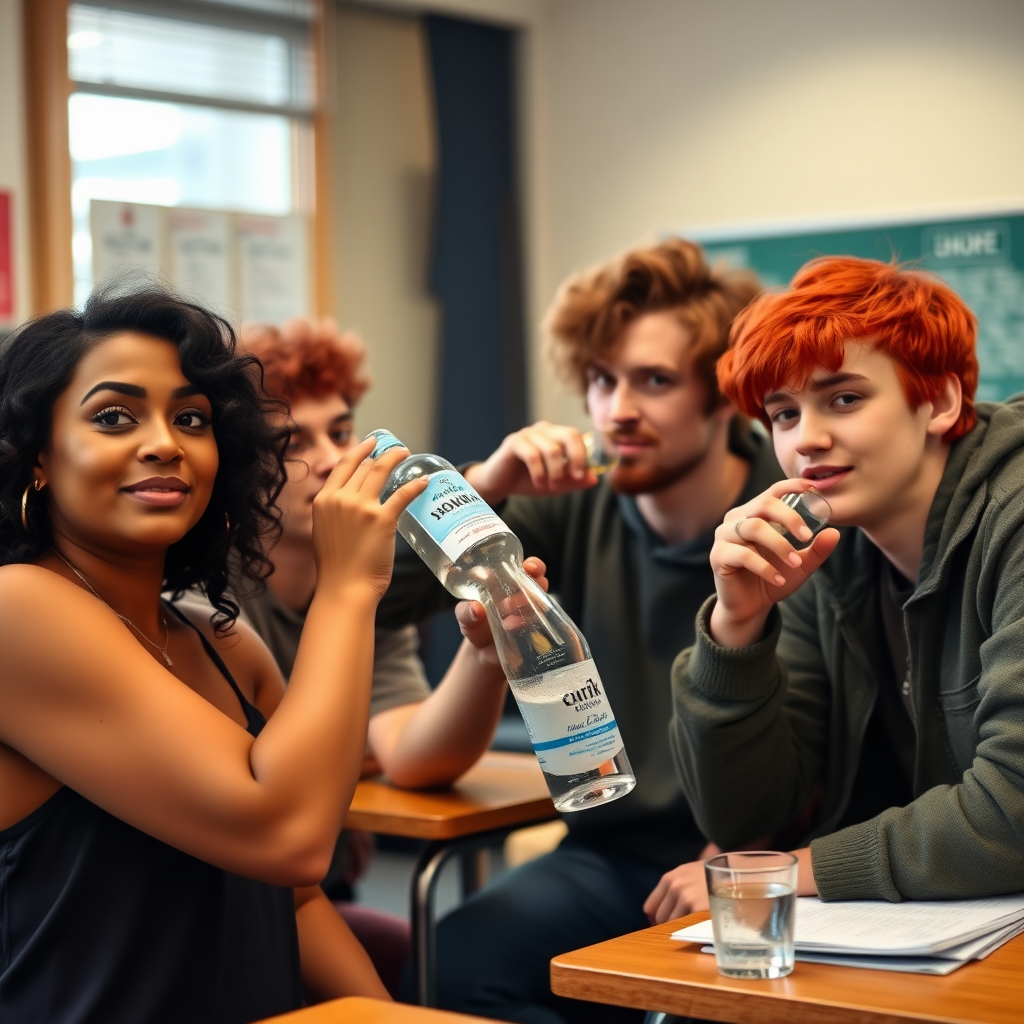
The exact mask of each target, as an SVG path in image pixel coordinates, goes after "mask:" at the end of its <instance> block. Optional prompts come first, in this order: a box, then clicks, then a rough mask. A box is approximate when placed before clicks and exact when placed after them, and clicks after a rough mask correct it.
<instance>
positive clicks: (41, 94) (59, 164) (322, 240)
mask: <svg viewBox="0 0 1024 1024" xmlns="http://www.w3.org/2000/svg"><path fill="white" fill-rule="evenodd" d="M80 2H82V0H80ZM84 2H86V3H88V0H84ZM313 2H314V10H313V18H312V21H311V22H310V21H309V20H308V19H306V18H305V17H301V16H292V17H289V16H288V15H278V14H271V13H265V12H261V11H251V12H250V11H249V10H237V11H236V10H233V9H232V8H230V7H228V6H224V7H220V6H217V7H215V6H213V5H209V4H204V3H197V2H194V0H174V3H169V2H167V0H103V3H102V4H91V5H90V6H105V7H111V8H116V9H118V10H125V11H130V12H132V13H139V14H150V15H157V16H163V17H168V16H169V17H174V18H175V19H176V20H182V21H200V22H203V23H206V24H216V25H220V26H224V27H232V28H239V27H241V25H242V23H243V22H244V24H245V25H246V26H247V27H250V28H253V29H256V28H258V27H261V26H262V27H264V28H267V29H271V30H272V31H274V32H278V33H281V32H291V33H292V35H293V36H294V35H297V34H298V32H300V31H301V33H302V34H303V36H304V37H309V34H310V33H311V42H312V54H313V71H314V81H315V85H316V87H315V101H314V105H313V107H312V109H309V108H299V107H294V106H287V107H285V106H273V105H264V104H258V103H248V102H243V101H235V100H226V99H218V98H208V97H203V96H194V95H188V94H179V93H172V92H163V91H157V90H146V89H134V88H125V87H121V86H112V85H106V84H99V83H94V82H73V81H72V80H71V78H70V77H69V74H68V48H67V36H68V8H69V7H70V3H71V0H29V2H26V3H24V6H23V10H24V26H25V54H26V60H25V77H26V97H27V111H26V112H27V115H28V117H27V121H28V138H27V144H28V170H29V185H30V188H29V194H28V213H29V225H30V233H31V237H30V243H31V250H30V259H29V264H30V273H31V288H30V301H31V309H30V315H35V314H38V313H42V312H45V311H47V310H50V309H54V308H58V307H62V306H70V305H72V304H73V302H74V270H73V265H72V251H71V238H72V215H71V178H72V175H71V146H70V138H69V125H68V100H69V99H70V97H71V94H72V92H86V93H94V94H97V95H105V96H123V97H126V98H134V99H153V100H165V101H166V100H170V101H172V102H175V103H187V104H191V105H194V106H201V107H215V108H221V109H229V110H243V111H252V112H256V113H276V114H286V115H288V116H291V117H293V118H297V119H302V120H308V122H309V123H310V124H311V125H312V134H313V157H312V159H313V167H312V168H302V167H296V172H297V174H296V176H295V179H294V180H295V181H296V182H297V183H298V186H297V187H298V194H297V195H296V204H295V205H296V207H297V208H298V209H300V210H303V211H304V212H306V213H308V214H310V215H311V217H312V231H311V245H312V249H313V252H312V253H311V257H312V260H311V266H312V267H313V268H314V271H313V272H314V280H313V281H312V282H311V284H312V293H313V302H314V308H315V309H316V310H317V312H318V313H320V315H325V314H327V313H329V312H331V309H330V306H331V294H332V290H333V267H334V253H333V237H332V231H331V226H332V224H333V221H332V217H331V209H332V203H331V189H332V180H333V168H332V167H331V164H330V160H331V147H330V116H329V104H328V103H326V102H325V99H326V97H327V96H328V95H329V93H328V90H327V87H326V86H327V73H326V72H327V67H328V61H327V59H326V54H327V41H328V40H329V39H331V38H333V37H332V34H331V29H332V27H333V26H332V8H333V4H332V3H331V2H330V0H313ZM297 148H299V147H293V154H294V153H295V150H296V149H297ZM298 159H301V155H299V156H298ZM305 181H311V182H312V189H313V195H312V196H308V197H307V196H305V195H303V192H302V189H303V185H302V183H303V182H305Z"/></svg>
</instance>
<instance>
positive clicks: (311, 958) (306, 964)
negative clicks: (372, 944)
mask: <svg viewBox="0 0 1024 1024" xmlns="http://www.w3.org/2000/svg"><path fill="white" fill-rule="evenodd" d="M295 923H296V925H297V926H298V930H299V963H300V967H301V969H302V983H303V985H304V986H305V988H306V989H308V990H309V992H310V993H312V994H313V995H316V996H317V997H319V998H320V999H340V998H342V997H343V996H368V997H369V998H371V999H387V1000H389V1001H390V999H391V996H390V995H388V991H387V989H386V988H385V987H384V983H383V982H382V981H381V980H380V978H379V977H378V975H377V971H376V970H375V969H374V966H373V964H372V963H371V961H370V958H369V956H368V955H367V953H366V950H365V949H363V947H362V945H360V943H359V940H358V939H357V938H356V937H355V936H354V935H353V934H352V931H351V929H350V928H349V926H348V925H347V924H346V923H345V919H344V918H343V917H342V916H341V914H339V913H338V912H337V910H335V909H334V907H333V906H332V905H331V902H330V900H328V899H327V897H326V896H325V895H324V893H323V890H322V889H321V888H320V886H318V885H314V886H308V887H306V888H303V889H296V890H295Z"/></svg>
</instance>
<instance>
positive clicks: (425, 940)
mask: <svg viewBox="0 0 1024 1024" xmlns="http://www.w3.org/2000/svg"><path fill="white" fill-rule="evenodd" d="M459 849H460V844H458V843H431V844H430V845H429V846H428V847H427V848H426V849H425V850H424V851H423V853H422V855H421V856H420V859H419V863H418V864H417V865H416V871H415V872H414V873H413V876H412V957H413V962H412V980H413V991H414V993H415V997H416V1002H417V1003H419V1005H420V1006H434V1005H436V1003H437V976H436V953H437V949H436V945H437V935H436V921H435V913H434V907H435V902H434V897H435V895H436V892H437V880H438V878H439V877H440V875H441V868H443V867H444V865H445V862H446V861H447V860H448V858H449V857H451V856H453V855H454V854H455V853H457V852H458V850H459Z"/></svg>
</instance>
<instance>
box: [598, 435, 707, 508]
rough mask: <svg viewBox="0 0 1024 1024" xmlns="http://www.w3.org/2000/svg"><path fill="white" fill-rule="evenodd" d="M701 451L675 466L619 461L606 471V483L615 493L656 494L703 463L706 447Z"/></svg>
mask: <svg viewBox="0 0 1024 1024" xmlns="http://www.w3.org/2000/svg"><path fill="white" fill-rule="evenodd" d="M709 447H710V446H708V447H705V448H704V449H703V450H702V451H699V452H697V454H696V455H694V456H692V457H691V458H689V459H686V460H685V461H684V462H680V463H677V464H676V465H675V466H651V467H648V468H643V467H638V466H630V465H629V464H628V462H625V461H623V462H620V463H619V464H618V465H617V466H615V468H614V469H612V470H609V472H608V485H609V486H610V487H611V489H612V490H613V491H615V493H616V494H629V495H633V496H636V495H638V494H657V493H658V491H664V490H666V489H667V488H669V487H672V486H673V485H674V484H677V483H679V481H680V480H682V479H684V478H685V477H687V476H689V475H690V474H691V473H692V472H693V471H694V470H695V469H697V467H698V466H701V465H703V463H704V460H705V459H706V458H707V457H708V449H709Z"/></svg>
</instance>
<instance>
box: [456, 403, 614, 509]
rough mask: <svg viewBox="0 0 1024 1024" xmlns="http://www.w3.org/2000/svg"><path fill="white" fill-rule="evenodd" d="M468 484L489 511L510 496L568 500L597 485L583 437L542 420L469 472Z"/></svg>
mask: <svg viewBox="0 0 1024 1024" xmlns="http://www.w3.org/2000/svg"><path fill="white" fill-rule="evenodd" d="M466 479H467V480H468V481H469V482H470V484H471V485H472V486H473V487H475V488H476V490H477V491H478V492H479V493H480V496H481V497H482V498H483V499H484V501H486V502H489V503H490V504H491V505H497V504H498V503H499V502H502V501H504V500H505V499H506V498H507V497H508V496H509V495H510V494H529V495H543V494H565V493H566V492H567V491H578V490H581V489H583V488H586V487H593V486H594V484H596V483H597V480H598V478H597V477H596V476H595V475H594V474H593V473H591V472H590V470H589V469H588V468H587V449H586V448H585V446H584V444H583V435H582V434H580V432H579V431H578V430H577V429H576V428H575V427H563V426H559V425H558V424H557V423H546V422H544V421H543V420H541V421H540V422H539V423H534V424H533V425H532V426H529V427H523V429H522V430H517V431H516V432H515V433H514V434H509V435H508V437H506V438H505V440H504V441H502V442H501V445H500V446H499V448H498V450H497V451H496V452H495V453H494V454H493V455H492V456H491V457H490V458H489V459H488V460H487V461H486V462H481V463H478V464H477V465H475V466H471V467H470V468H469V469H468V470H467V471H466Z"/></svg>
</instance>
